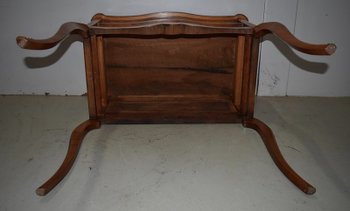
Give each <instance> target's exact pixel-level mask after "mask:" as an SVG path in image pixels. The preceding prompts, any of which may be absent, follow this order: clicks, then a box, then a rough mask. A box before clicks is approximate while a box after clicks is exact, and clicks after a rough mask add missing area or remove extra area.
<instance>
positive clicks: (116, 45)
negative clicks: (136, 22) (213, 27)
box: [105, 37, 235, 71]
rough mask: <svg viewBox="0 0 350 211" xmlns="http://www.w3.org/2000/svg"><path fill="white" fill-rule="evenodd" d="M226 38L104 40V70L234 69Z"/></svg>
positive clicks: (231, 47) (231, 43) (230, 41)
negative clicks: (126, 68)
mask: <svg viewBox="0 0 350 211" xmlns="http://www.w3.org/2000/svg"><path fill="white" fill-rule="evenodd" d="M234 41H235V39H233V38H230V37H221V38H217V37H209V38H199V39H198V38H197V39H194V38H169V39H166V38H155V39H136V38H115V37H111V38H105V46H106V47H105V51H106V53H105V54H106V55H105V57H106V61H105V62H106V66H107V67H144V68H147V67H152V68H161V67H170V68H184V69H186V68H198V69H200V68H202V69H204V70H212V71H215V70H216V69H218V70H220V69H221V68H230V67H234V60H233V58H234V51H235V47H234V43H235V42H234Z"/></svg>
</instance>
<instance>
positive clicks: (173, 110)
mask: <svg viewBox="0 0 350 211" xmlns="http://www.w3.org/2000/svg"><path fill="white" fill-rule="evenodd" d="M237 114H238V113H237V110H236V108H235V106H234V105H233V103H232V101H231V99H229V98H227V97H224V96H215V95H213V96H209V95H185V96H183V95H158V96H153V95H147V96H146V95H141V96H135V95H131V96H130V95H129V96H121V97H117V98H112V99H110V101H109V105H108V107H107V109H106V115H105V117H104V119H103V121H104V122H105V123H186V122H187V123H189V122H238V121H240V118H239V116H238V115H237Z"/></svg>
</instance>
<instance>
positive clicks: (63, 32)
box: [16, 22, 89, 50]
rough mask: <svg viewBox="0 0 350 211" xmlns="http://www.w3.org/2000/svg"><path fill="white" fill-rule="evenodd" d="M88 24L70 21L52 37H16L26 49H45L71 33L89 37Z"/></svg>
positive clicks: (19, 44) (18, 42)
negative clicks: (38, 38) (39, 38)
mask: <svg viewBox="0 0 350 211" xmlns="http://www.w3.org/2000/svg"><path fill="white" fill-rule="evenodd" d="M88 30H89V29H88V26H87V25H85V24H82V23H74V22H68V23H65V24H62V26H61V27H60V28H59V30H58V31H57V32H56V34H55V35H53V36H52V37H50V38H47V39H42V40H37V39H32V38H28V37H25V36H18V37H17V38H16V41H17V44H18V46H20V47H21V48H25V49H33V50H44V49H49V48H52V47H54V46H55V45H57V44H58V43H59V42H61V41H62V40H63V39H64V38H66V37H67V36H68V35H70V34H79V35H80V36H82V37H83V38H87V37H88Z"/></svg>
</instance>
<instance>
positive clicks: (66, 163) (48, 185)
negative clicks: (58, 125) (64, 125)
mask: <svg viewBox="0 0 350 211" xmlns="http://www.w3.org/2000/svg"><path fill="white" fill-rule="evenodd" d="M100 125H101V124H100V122H99V121H96V120H87V121H85V122H83V123H81V124H80V125H79V126H78V127H76V128H75V129H74V130H73V132H72V135H71V137H70V142H69V147H68V151H67V154H66V157H65V158H64V160H63V163H62V164H61V166H60V167H59V169H58V170H57V171H56V173H55V174H54V175H53V176H52V177H51V178H50V179H48V180H47V181H46V182H45V183H44V184H43V185H41V186H40V187H39V188H38V189H37V190H36V194H38V195H39V196H44V195H46V194H47V193H48V192H50V191H51V190H52V189H53V188H54V187H55V186H56V185H57V184H58V183H59V182H60V181H61V180H62V179H63V178H64V177H65V176H66V175H67V174H68V172H69V170H70V169H71V168H72V166H73V163H74V161H75V158H76V157H77V155H78V152H79V149H80V145H81V142H82V141H83V138H84V136H85V135H86V133H88V132H89V131H90V130H93V129H97V128H99V127H100Z"/></svg>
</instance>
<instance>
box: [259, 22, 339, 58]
mask: <svg viewBox="0 0 350 211" xmlns="http://www.w3.org/2000/svg"><path fill="white" fill-rule="evenodd" d="M254 33H255V36H257V37H262V36H264V35H266V34H268V33H272V34H274V35H275V36H277V37H279V38H280V39H281V40H283V41H284V42H286V43H287V44H288V45H290V46H291V47H293V48H295V49H296V50H298V51H301V52H303V53H307V54H312V55H331V54H333V53H334V52H335V50H336V45H335V44H333V43H329V44H320V45H315V44H310V43H306V42H303V41H301V40H299V39H297V38H296V37H294V35H293V34H292V33H291V32H290V31H289V30H288V29H287V27H285V26H284V25H282V24H281V23H278V22H270V23H262V24H259V25H257V26H256V27H254Z"/></svg>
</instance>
